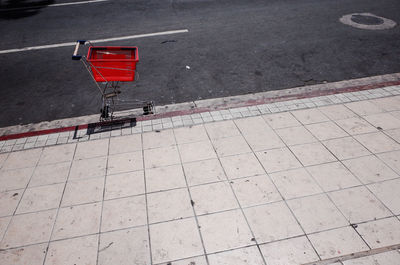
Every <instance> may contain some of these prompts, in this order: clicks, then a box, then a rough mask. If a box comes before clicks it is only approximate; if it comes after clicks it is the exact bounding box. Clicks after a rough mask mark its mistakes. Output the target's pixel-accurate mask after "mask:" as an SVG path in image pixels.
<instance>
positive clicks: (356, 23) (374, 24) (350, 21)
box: [339, 13, 396, 30]
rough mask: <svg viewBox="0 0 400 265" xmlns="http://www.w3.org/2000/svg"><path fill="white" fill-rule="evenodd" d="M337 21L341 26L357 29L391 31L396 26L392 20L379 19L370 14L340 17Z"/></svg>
mask: <svg viewBox="0 0 400 265" xmlns="http://www.w3.org/2000/svg"><path fill="white" fill-rule="evenodd" d="M339 20H340V22H342V23H343V24H346V25H349V26H352V27H355V28H359V29H370V30H383V29H391V28H393V27H395V26H396V22H394V21H393V20H390V19H387V18H384V17H379V16H377V15H374V14H371V13H354V14H348V15H345V16H343V17H341V18H340V19H339Z"/></svg>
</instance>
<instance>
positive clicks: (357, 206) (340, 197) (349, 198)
mask: <svg viewBox="0 0 400 265" xmlns="http://www.w3.org/2000/svg"><path fill="white" fill-rule="evenodd" d="M329 197H331V199H332V201H333V202H334V203H335V204H336V206H337V207H338V208H339V210H340V211H341V212H342V213H343V215H344V216H345V217H346V218H347V220H348V221H349V222H350V223H351V224H355V223H360V222H365V221H370V220H374V219H378V218H383V217H388V216H391V215H392V214H391V213H390V212H389V210H388V209H386V207H385V206H384V205H383V204H382V203H380V202H379V201H378V200H377V199H376V198H375V196H374V195H373V194H372V193H371V192H369V191H368V190H367V189H366V188H365V187H355V188H350V189H346V190H340V191H335V192H332V193H329Z"/></svg>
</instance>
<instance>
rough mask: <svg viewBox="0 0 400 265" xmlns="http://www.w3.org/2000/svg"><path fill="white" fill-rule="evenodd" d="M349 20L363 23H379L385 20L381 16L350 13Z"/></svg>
mask: <svg viewBox="0 0 400 265" xmlns="http://www.w3.org/2000/svg"><path fill="white" fill-rule="evenodd" d="M351 20H352V21H353V22H355V23H358V24H363V25H381V24H383V23H384V22H385V21H384V20H383V19H381V18H378V17H373V16H366V15H352V16H351Z"/></svg>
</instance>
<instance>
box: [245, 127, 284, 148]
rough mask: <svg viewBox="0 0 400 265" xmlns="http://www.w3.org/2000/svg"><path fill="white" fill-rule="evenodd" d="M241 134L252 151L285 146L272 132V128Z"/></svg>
mask: <svg viewBox="0 0 400 265" xmlns="http://www.w3.org/2000/svg"><path fill="white" fill-rule="evenodd" d="M243 136H244V138H245V139H246V141H247V143H248V144H249V145H250V147H251V149H253V150H254V151H262V150H268V149H273V148H281V147H284V146H285V144H284V143H283V142H282V140H281V139H280V138H279V136H278V135H277V134H276V133H275V132H273V131H272V129H268V130H265V131H261V132H254V133H249V134H244V135H243Z"/></svg>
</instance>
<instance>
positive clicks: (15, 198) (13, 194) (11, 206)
mask: <svg viewBox="0 0 400 265" xmlns="http://www.w3.org/2000/svg"><path fill="white" fill-rule="evenodd" d="M23 192H24V190H23V189H22V190H13V191H6V192H0V217H2V216H8V215H14V212H15V210H16V208H17V205H18V203H19V201H20V200H21V196H22V194H23ZM0 234H1V233H0ZM0 238H1V236H0Z"/></svg>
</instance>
